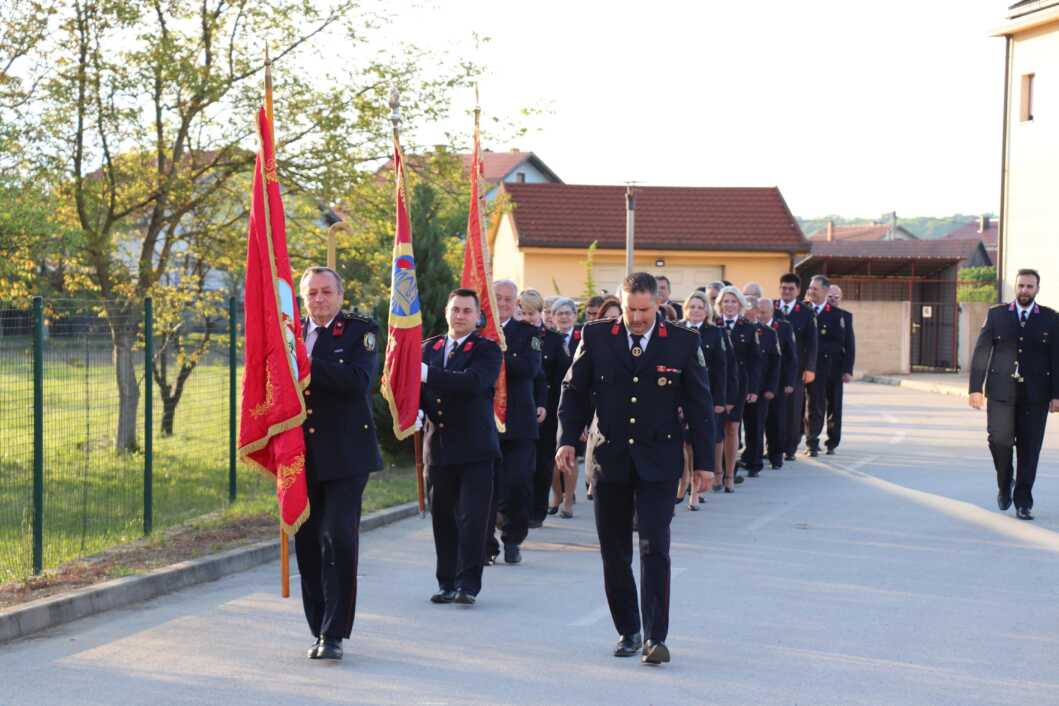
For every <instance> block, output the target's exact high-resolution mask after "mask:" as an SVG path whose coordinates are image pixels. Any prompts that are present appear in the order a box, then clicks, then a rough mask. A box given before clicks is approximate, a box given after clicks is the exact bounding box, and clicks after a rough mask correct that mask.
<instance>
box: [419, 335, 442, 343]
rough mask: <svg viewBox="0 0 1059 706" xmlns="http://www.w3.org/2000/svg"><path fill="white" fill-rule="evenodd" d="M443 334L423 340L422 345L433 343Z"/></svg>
mask: <svg viewBox="0 0 1059 706" xmlns="http://www.w3.org/2000/svg"><path fill="white" fill-rule="evenodd" d="M443 335H444V334H438V335H437V336H431V337H430V338H424V339H423V343H433V342H434V341H436V340H438V339H439V338H441V337H442V336H443Z"/></svg>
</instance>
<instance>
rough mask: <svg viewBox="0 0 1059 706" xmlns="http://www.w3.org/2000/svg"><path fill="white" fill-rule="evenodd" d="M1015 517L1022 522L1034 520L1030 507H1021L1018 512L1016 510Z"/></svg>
mask: <svg viewBox="0 0 1059 706" xmlns="http://www.w3.org/2000/svg"><path fill="white" fill-rule="evenodd" d="M1015 517H1017V518H1019V519H1020V520H1032V519H1033V515H1032V514H1030V509H1029V508H1028V507H1020V508H1018V509H1017V510H1015Z"/></svg>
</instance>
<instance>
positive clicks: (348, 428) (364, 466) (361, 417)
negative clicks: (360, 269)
mask: <svg viewBox="0 0 1059 706" xmlns="http://www.w3.org/2000/svg"><path fill="white" fill-rule="evenodd" d="M302 330H303V331H308V321H307V320H306V321H305V322H303V324H302ZM378 330H379V327H378V326H376V325H375V322H374V321H372V320H371V319H368V318H364V317H361V316H357V315H356V314H350V313H347V312H339V313H338V315H337V316H335V319H334V321H332V322H331V324H330V325H329V326H328V327H327V328H321V329H319V330H318V331H317V333H316V343H315V344H314V345H313V353H312V369H311V373H310V376H311V377H310V380H309V386H308V387H307V388H305V391H304V392H303V393H302V394H303V395H304V396H305V414H306V417H305V422H304V423H303V424H302V429H303V430H304V432H305V446H306V451H307V454H308V461H309V462H308V464H307V469H306V472H307V476H308V479H309V481H310V482H319V481H328V480H338V479H341V478H354V477H357V476H364V475H367V474H369V473H371V472H372V471H378V470H380V469H382V456H381V455H380V453H379V441H378V438H377V437H376V436H375V420H374V418H373V416H372V404H371V386H372V384H373V383H374V382H375V371H376V369H377V368H378V361H379V358H378V353H377V352H376V351H375V336H376V333H377V332H378Z"/></svg>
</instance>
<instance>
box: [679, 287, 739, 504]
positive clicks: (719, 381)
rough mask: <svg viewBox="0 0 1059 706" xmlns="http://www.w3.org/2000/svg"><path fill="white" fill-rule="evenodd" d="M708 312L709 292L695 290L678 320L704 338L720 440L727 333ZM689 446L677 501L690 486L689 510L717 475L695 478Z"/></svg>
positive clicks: (716, 431) (716, 428)
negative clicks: (680, 319)
mask: <svg viewBox="0 0 1059 706" xmlns="http://www.w3.org/2000/svg"><path fill="white" fill-rule="evenodd" d="M709 313H710V303H709V300H708V299H707V298H706V294H704V293H703V292H692V293H691V294H690V295H689V296H688V298H687V299H685V300H684V316H685V317H686V318H685V319H684V320H683V321H681V322H679V323H680V324H681V325H682V326H685V327H687V328H690V329H693V330H695V331H698V333H699V337H700V339H701V341H702V342H701V344H700V345H701V347H702V354H703V357H704V358H705V359H706V372H707V375H708V376H709V381H710V394H711V395H712V396H713V399H714V402H715V404H714V406H713V417H714V419H713V427H714V432H713V434H714V438H715V439H720V438H722V435H723V431H722V430H723V429H724V411H725V408H724V400H725V385H726V378H727V375H728V363H727V360H726V355H727V350H726V349H727V346H726V345H725V335H724V332H723V331H722V330H721V329H720V328H718V327H717V326H714V325H713V323H712V322H711V321H710V318H711V317H710V316H709ZM690 449H691V447H690V444H685V445H684V451H685V453H684V476H683V477H682V478H681V480H680V484H679V485H678V486H677V502H680V500H681V499H682V498H683V497H684V493H685V489H686V488H687V487H688V485H690V486H691V492H690V494H689V498H688V509H689V510H698V509H699V493H704V492H706V489H707V488H709V487H710V485H711V484H712V482H713V479H714V477H715V475H714V474H713V473H708V472H707V473H700V474H695V475H697V476H699V477H696V478H693V477H692V470H691V455H690ZM716 467H717V468H720V467H721V466H720V465H719V464H718V465H717V466H716Z"/></svg>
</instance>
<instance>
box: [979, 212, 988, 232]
mask: <svg viewBox="0 0 1059 706" xmlns="http://www.w3.org/2000/svg"><path fill="white" fill-rule="evenodd" d="M987 230H989V216H988V215H986V214H984V213H983V214H982V215H981V216H979V217H978V232H979V234H981V233H984V232H986V231H987Z"/></svg>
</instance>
